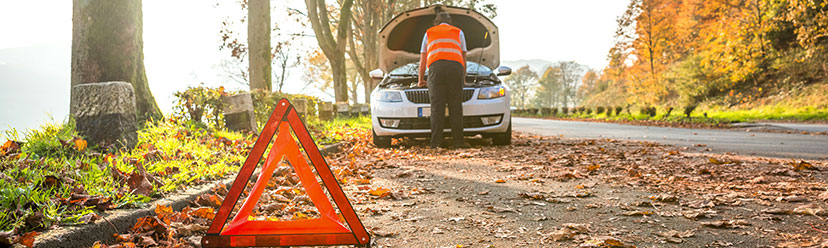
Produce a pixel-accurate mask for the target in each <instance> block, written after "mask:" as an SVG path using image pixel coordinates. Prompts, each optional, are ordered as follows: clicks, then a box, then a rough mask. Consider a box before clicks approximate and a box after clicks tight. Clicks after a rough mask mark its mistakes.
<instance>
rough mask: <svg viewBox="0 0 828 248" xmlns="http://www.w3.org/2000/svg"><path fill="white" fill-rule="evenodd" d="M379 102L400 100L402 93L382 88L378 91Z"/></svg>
mask: <svg viewBox="0 0 828 248" xmlns="http://www.w3.org/2000/svg"><path fill="white" fill-rule="evenodd" d="M377 100H378V101H380V102H402V94H400V92H399V91H390V90H383V91H380V92H379V98H377Z"/></svg>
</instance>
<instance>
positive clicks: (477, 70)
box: [390, 61, 492, 76]
mask: <svg viewBox="0 0 828 248" xmlns="http://www.w3.org/2000/svg"><path fill="white" fill-rule="evenodd" d="M419 66H420V63H411V64H406V65H403V66H400V67H397V68H396V69H394V70H391V73H390V74H391V76H417V73H418V71H417V70H418V69H419ZM466 74H468V75H470V76H488V75H489V74H492V69H490V68H489V67H486V66H485V65H481V64H478V63H475V62H468V61H467V62H466ZM426 75H428V69H426Z"/></svg>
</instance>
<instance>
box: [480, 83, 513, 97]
mask: <svg viewBox="0 0 828 248" xmlns="http://www.w3.org/2000/svg"><path fill="white" fill-rule="evenodd" d="M505 95H506V87H503V86H493V87H486V88H480V93H479V94H477V99H495V98H499V97H503V96H505Z"/></svg>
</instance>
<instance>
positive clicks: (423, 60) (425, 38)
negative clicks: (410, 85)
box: [417, 33, 428, 87]
mask: <svg viewBox="0 0 828 248" xmlns="http://www.w3.org/2000/svg"><path fill="white" fill-rule="evenodd" d="M427 43H428V33H426V34H423V44H422V46H420V68H419V69H420V72H419V73H418V74H417V77H418V78H419V80H418V81H417V86H420V87H426V86H428V83H426V78H425V71H426V66H428V65H426V61H427V60H428V51H427V47H426V46H427Z"/></svg>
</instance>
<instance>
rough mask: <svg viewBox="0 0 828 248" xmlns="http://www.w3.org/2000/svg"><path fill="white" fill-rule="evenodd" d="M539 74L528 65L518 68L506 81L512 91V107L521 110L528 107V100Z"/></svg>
mask: <svg viewBox="0 0 828 248" xmlns="http://www.w3.org/2000/svg"><path fill="white" fill-rule="evenodd" d="M537 79H538V74H537V73H535V72H534V71H532V69H530V68H529V66H528V65H525V66H523V67H520V68H518V69H517V70H516V71H515V72H514V73H512V75H509V76H508V77H506V79H505V80H504V81H505V82H506V84H507V85H509V89H510V90H511V91H512V96H513V97H512V105H516V106H518V107H520V108H524V107H526V99H527V98H528V97H529V93H530V91H531V89H532V88H533V87H534V83H535V80H537Z"/></svg>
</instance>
